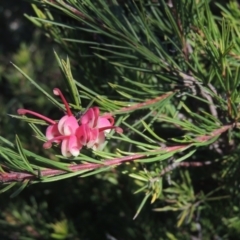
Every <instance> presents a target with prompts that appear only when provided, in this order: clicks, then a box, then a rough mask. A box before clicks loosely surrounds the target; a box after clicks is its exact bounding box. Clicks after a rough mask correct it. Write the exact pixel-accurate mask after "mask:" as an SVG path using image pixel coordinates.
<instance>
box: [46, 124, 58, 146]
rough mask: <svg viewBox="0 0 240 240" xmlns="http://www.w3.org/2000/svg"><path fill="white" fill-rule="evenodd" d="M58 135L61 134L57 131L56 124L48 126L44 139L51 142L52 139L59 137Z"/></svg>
mask: <svg viewBox="0 0 240 240" xmlns="http://www.w3.org/2000/svg"><path fill="white" fill-rule="evenodd" d="M60 135H61V134H60V132H59V131H58V125H57V124H54V125H50V126H48V127H47V130H46V138H47V140H51V139H53V138H54V137H57V136H60ZM54 142H56V143H59V142H61V141H60V140H56V141H54Z"/></svg>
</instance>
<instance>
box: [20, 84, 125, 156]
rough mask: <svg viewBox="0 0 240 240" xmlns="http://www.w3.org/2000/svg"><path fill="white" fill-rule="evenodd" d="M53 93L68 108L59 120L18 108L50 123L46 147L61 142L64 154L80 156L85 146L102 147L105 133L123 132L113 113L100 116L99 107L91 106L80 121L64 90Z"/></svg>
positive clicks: (22, 113)
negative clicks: (70, 106)
mask: <svg viewBox="0 0 240 240" xmlns="http://www.w3.org/2000/svg"><path fill="white" fill-rule="evenodd" d="M53 93H54V94H55V95H57V96H60V97H61V99H62V101H63V103H64V105H65V108H66V115H65V116H63V117H62V118H61V119H60V120H59V121H58V122H57V121H54V120H52V119H50V118H48V117H45V116H43V115H41V114H39V113H36V112H33V111H30V110H27V109H18V114H21V115H25V114H31V115H34V116H36V117H38V118H41V119H43V120H44V121H46V122H47V123H49V126H48V127H47V130H46V138H47V142H45V143H44V144H43V147H44V148H50V147H51V146H52V143H58V144H61V152H62V155H63V156H65V157H70V156H78V155H79V153H80V150H81V149H82V147H83V146H86V147H87V148H92V149H94V150H96V149H101V147H102V145H103V143H104V141H105V133H106V132H109V131H110V130H111V129H115V131H116V132H118V133H122V129H121V128H120V127H116V126H114V119H113V117H112V116H111V114H103V115H102V116H100V112H99V108H98V107H92V108H89V109H88V110H87V111H86V113H84V114H83V115H82V116H81V118H80V120H79V121H78V120H77V119H76V117H75V116H74V115H73V114H72V112H71V110H70V108H69V105H68V103H67V101H66V99H65V98H64V96H63V94H62V92H61V91H60V90H59V89H58V88H55V89H54V90H53Z"/></svg>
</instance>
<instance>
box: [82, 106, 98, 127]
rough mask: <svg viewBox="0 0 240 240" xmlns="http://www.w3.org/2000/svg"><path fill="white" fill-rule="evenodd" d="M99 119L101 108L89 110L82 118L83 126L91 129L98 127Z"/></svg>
mask: <svg viewBox="0 0 240 240" xmlns="http://www.w3.org/2000/svg"><path fill="white" fill-rule="evenodd" d="M98 117H99V108H98V107H93V108H89V109H88V110H87V112H86V113H85V114H84V115H83V116H82V117H81V123H82V124H88V126H89V127H91V128H94V127H96V125H97V119H98Z"/></svg>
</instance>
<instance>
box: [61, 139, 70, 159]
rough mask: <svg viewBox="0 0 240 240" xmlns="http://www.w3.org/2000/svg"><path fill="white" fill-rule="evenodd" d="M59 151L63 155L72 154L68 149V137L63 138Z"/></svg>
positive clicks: (68, 155)
mask: <svg viewBox="0 0 240 240" xmlns="http://www.w3.org/2000/svg"><path fill="white" fill-rule="evenodd" d="M61 152H62V155H63V156H64V157H71V156H72V154H71V153H70V151H69V149H68V139H64V140H63V141H62V145H61Z"/></svg>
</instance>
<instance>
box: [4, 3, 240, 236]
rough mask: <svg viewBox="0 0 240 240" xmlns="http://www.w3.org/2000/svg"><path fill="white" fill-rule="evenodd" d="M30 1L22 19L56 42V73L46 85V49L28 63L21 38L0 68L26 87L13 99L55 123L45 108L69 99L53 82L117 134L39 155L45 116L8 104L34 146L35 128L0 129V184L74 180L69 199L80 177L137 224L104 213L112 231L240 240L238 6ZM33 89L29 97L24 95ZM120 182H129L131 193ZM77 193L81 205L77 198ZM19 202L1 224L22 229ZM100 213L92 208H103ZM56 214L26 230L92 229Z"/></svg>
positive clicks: (94, 195) (15, 85)
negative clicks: (105, 116) (69, 152)
mask: <svg viewBox="0 0 240 240" xmlns="http://www.w3.org/2000/svg"><path fill="white" fill-rule="evenodd" d="M29 2H31V3H32V7H33V10H34V12H35V16H31V15H29V14H25V16H26V17H27V19H28V20H30V21H31V22H32V23H33V24H34V25H35V26H36V27H37V28H39V29H41V30H42V31H43V32H44V33H45V35H46V36H47V37H48V38H49V39H51V40H53V41H54V42H55V43H56V44H57V46H58V47H59V51H54V52H52V56H54V55H55V59H54V62H55V63H57V64H58V66H59V69H60V71H61V74H62V75H61V76H59V75H58V79H57V80H56V79H55V80H54V81H52V82H51V81H43V82H42V81H41V78H39V75H38V74H36V73H35V71H37V70H36V69H42V68H43V67H44V69H45V64H44V60H43V57H42V52H39V53H38V57H37V58H36V61H35V62H34V63H32V62H31V58H32V54H31V52H30V51H28V47H27V45H26V44H22V45H21V47H20V49H19V51H18V53H16V54H15V55H14V56H13V58H12V62H13V63H12V66H13V67H14V68H12V69H11V70H9V72H7V73H4V71H3V70H2V69H1V68H0V71H1V72H2V74H3V76H4V77H5V78H7V79H9V80H10V82H11V84H10V86H11V88H12V89H14V91H15V92H14V95H17V94H18V91H21V94H23V95H24V96H25V97H21V98H20V97H19V98H20V99H21V103H19V104H18V106H17V107H20V106H19V105H26V104H27V103H29V102H30V107H31V108H34V109H38V110H36V111H37V112H41V109H42V112H44V114H46V115H47V116H50V117H51V118H52V117H54V118H56V119H59V116H56V115H55V113H54V114H53V113H52V112H55V111H56V109H60V111H61V110H64V107H63V105H62V104H60V103H59V101H58V99H57V98H55V97H53V95H52V93H51V90H52V88H54V87H55V86H56V85H60V86H61V87H62V89H63V90H64V92H66V94H67V98H68V101H69V103H70V106H71V109H72V111H73V112H74V113H77V112H79V111H85V110H86V109H87V108H88V107H89V106H91V105H93V106H99V108H100V110H101V112H108V113H111V114H112V115H115V119H116V125H117V126H120V127H122V128H123V130H124V131H123V133H122V134H116V133H113V131H112V132H110V133H109V134H107V141H106V143H105V145H104V147H103V149H102V150H101V151H92V150H89V149H84V150H83V151H81V153H80V155H79V156H77V157H74V158H69V159H67V158H64V157H62V156H60V155H59V152H60V151H59V147H58V146H57V145H56V146H54V147H53V149H51V150H44V151H42V150H41V149H40V148H38V147H35V145H36V146H37V145H38V146H39V145H40V144H41V143H40V142H41V141H42V142H44V141H45V140H46V139H45V136H44V134H43V131H42V127H43V126H42V125H44V124H45V123H44V122H43V121H40V120H38V119H34V118H29V117H26V116H24V117H19V116H17V115H15V114H14V113H13V112H11V116H10V117H11V118H12V120H14V121H17V122H18V123H19V122H26V123H27V124H25V125H29V126H30V128H31V134H32V132H34V136H35V139H37V140H34V146H33V144H31V141H32V140H29V136H30V135H31V134H30V133H29V131H30V130H27V132H26V133H25V134H24V133H23V132H21V129H19V130H18V129H16V130H15V132H17V136H15V142H13V136H11V134H10V136H9V137H8V136H7V134H4V133H2V131H1V132H0V133H1V137H0V157H1V158H0V160H1V165H0V166H1V168H0V171H1V173H0V180H1V181H2V182H3V187H2V189H1V192H6V191H8V190H9V189H15V191H13V194H12V197H14V196H16V195H18V194H19V193H20V192H21V191H22V190H23V189H24V188H26V187H29V189H31V188H32V186H31V185H32V184H36V183H38V185H41V187H42V188H43V189H44V188H47V187H45V186H43V185H44V184H42V183H43V182H46V183H47V182H48V184H56V183H57V182H58V181H60V180H62V182H63V181H65V183H67V182H70V181H71V178H73V177H75V178H73V179H77V181H76V183H74V185H73V186H72V192H70V193H69V194H70V195H72V194H73V195H74V196H76V195H75V194H76V193H77V194H79V190H78V185H81V181H84V183H85V184H86V186H83V185H81V187H84V189H85V190H86V193H87V195H89V196H87V199H88V204H89V205H88V206H90V205H95V204H102V205H100V206H103V205H104V200H103V199H104V198H103V197H102V196H104V197H106V198H107V199H108V198H109V199H110V200H109V199H108V200H107V206H110V207H111V208H112V209H114V210H115V211H116V212H117V213H118V214H119V215H118V216H117V217H114V216H112V214H110V213H108V214H109V216H111V217H112V218H113V219H114V220H115V221H117V222H120V220H119V219H120V218H121V216H125V217H126V216H127V219H130V217H133V216H134V217H133V218H134V219H135V221H136V222H135V223H133V222H130V221H129V220H128V221H126V222H125V223H124V224H123V225H122V226H120V230H119V231H118V230H116V228H115V227H116V226H114V227H113V225H112V224H110V223H109V222H108V220H104V223H105V224H110V225H109V226H112V229H113V232H114V234H115V235H116V238H117V239H137V238H139V236H141V237H142V239H192V238H193V237H195V238H198V239H201V238H203V239H211V238H213V237H215V238H217V237H219V238H220V237H221V238H222V239H230V238H235V239H236V237H237V236H238V235H239V231H238V226H239V218H238V215H239V207H238V205H239V196H240V195H239V190H238V186H239V180H238V169H239V164H238V162H239V157H238V156H239V146H238V144H237V143H238V142H239V138H240V136H239V131H238V128H239V118H240V115H239V103H240V98H239V85H240V82H239V73H240V71H239V66H238V65H239V57H238V56H239V53H240V42H239V32H240V31H239V21H238V20H239V16H240V12H239V10H238V9H239V4H238V2H237V1H230V2H229V3H227V4H225V5H223V4H220V3H217V4H214V3H212V2H211V1H195V0H191V1H175V0H173V1H164V0H159V1H150V0H149V1H144V0H140V1H134V0H126V1H109V2H108V1H104V0H101V1H90V0H86V1H78V0H66V1H62V0H31V1H29ZM60 51H61V52H60ZM59 52H60V54H59ZM62 53H64V54H65V53H66V54H67V55H68V57H62V56H61V55H62ZM53 65H54V67H55V64H53ZM50 68H52V65H51V67H50ZM50 68H49V69H48V68H46V72H49V71H50ZM60 82H61V84H60ZM22 84H24V86H25V87H24V89H23V90H21V88H20V86H21V85H22ZM32 89H34V93H35V96H32V97H30V98H29V97H27V99H26V96H28V95H27V93H29V92H30V91H33V90H32ZM22 91H24V92H22ZM46 106H47V107H46ZM6 109H7V107H6ZM4 125H7V122H6V121H4ZM25 125H24V126H25ZM30 128H29V129H30ZM9 129H10V130H11V128H9ZM8 139H9V140H8ZM126 162H127V163H126ZM124 163H125V164H124ZM119 165H121V166H119ZM186 168H188V169H187V170H186ZM76 176H77V177H78V178H76ZM86 177H88V178H86ZM79 179H80V180H79ZM99 179H101V181H102V183H98V181H99ZM88 181H93V182H94V184H93V185H92V186H94V189H97V190H96V192H94V191H93V190H89V189H88V188H87V186H88ZM105 181H106V182H107V183H105ZM121 181H122V182H126V183H128V184H129V185H126V188H127V189H126V190H125V191H126V192H124V190H123V189H121V187H120V186H121ZM50 182H52V183H50ZM34 186H35V185H34ZM36 186H37V185H36ZM52 186H53V185H52ZM96 186H98V187H96ZM99 187H102V188H103V190H99V189H100V188H99ZM49 189H51V188H50V187H49ZM110 190H111V191H113V193H112V192H111V191H110ZM24 191H28V189H25V190H24ZM74 191H76V192H75V193H74ZM99 191H100V192H99ZM101 191H103V192H101ZM133 192H135V194H136V195H133V194H132V193H133ZM111 193H112V194H113V197H110V195H111ZM73 195H72V198H73ZM126 196H127V198H131V199H133V200H132V201H130V203H131V204H129V206H130V205H131V207H129V206H126V204H125V203H126V201H128V200H126V199H125V198H126ZM129 196H130V197H129ZM72 198H70V200H69V203H72V201H73V200H72ZM78 198H79V197H78ZM47 201H48V200H46V202H45V201H43V202H44V204H47ZM62 201H64V200H63V199H61V201H60V202H62ZM79 201H81V202H82V203H83V202H84V198H83V197H80V199H79ZM114 201H117V202H118V204H119V205H118V204H114ZM60 202H59V203H58V202H57V203H56V204H60V205H61V204H62V203H60ZM44 204H43V205H44ZM23 205H24V208H23V212H22V213H20V212H19V211H18V210H16V211H15V215H14V210H12V211H10V213H9V215H10V216H11V217H10V218H7V217H6V212H4V213H3V214H2V216H3V217H4V219H5V221H3V222H4V223H7V225H9V224H10V223H11V220H12V219H14V221H13V222H14V223H16V222H17V225H18V227H19V226H20V225H21V224H26V222H25V221H27V218H25V217H23V219H22V220H20V219H21V216H25V215H26V212H27V208H28V207H29V204H23ZM44 206H46V205H44ZM132 206H133V208H134V211H135V212H133V211H132V209H130V208H132ZM110 207H109V208H110ZM37 208H38V207H35V208H34V209H37ZM103 209H104V211H103ZM103 209H98V210H97V212H98V213H100V214H105V213H106V208H103ZM121 209H122V210H121ZM150 210H154V212H152V211H150ZM43 211H46V209H45V210H43ZM121 211H122V212H121ZM62 212H64V211H61V214H62V215H61V214H60V215H61V216H60V217H59V216H58V218H57V220H54V221H51V222H50V221H46V222H45V223H47V226H46V224H44V223H43V224H42V225H41V227H37V225H38V226H39V223H40V222H41V220H40V219H38V218H37V219H36V222H34V221H32V222H31V221H29V224H30V226H31V229H34V230H39V232H38V234H39V235H38V237H40V238H41V237H43V238H46V239H47V238H50V237H51V238H53V239H73V238H74V237H75V238H76V239H80V238H89V237H90V239H91V238H92V239H94V237H96V235H95V232H94V231H95V229H94V228H97V227H96V225H94V226H93V227H92V226H90V227H87V228H86V229H82V228H81V227H78V226H77V225H76V222H77V221H76V219H70V217H69V216H66V214H64V213H62ZM84 214H86V215H84V216H83V217H81V220H83V221H84V219H87V220H89V215H88V213H87V211H85V210H84ZM156 214H157V215H156ZM30 215H31V216H35V212H34V211H33V212H32V213H31V214H30ZM156 216H157V217H156ZM157 218H164V220H158V219H157ZM9 219H10V220H9ZM34 224H37V225H36V226H35V225H34ZM10 225H11V224H10ZM119 225H121V224H119ZM159 226H161V227H159ZM40 228H42V229H40ZM26 230H27V228H24V229H23V231H25V232H24V234H27V235H26V236H29V237H30V239H32V238H33V237H34V234H32V233H33V232H34V231H33V232H26ZM40 230H42V232H41V231H40ZM105 230H106V231H109V229H105ZM101 234H103V231H102V232H101ZM105 234H106V232H105ZM107 234H108V232H107ZM109 234H110V233H109ZM78 235H79V236H80V238H78V237H77V236H78ZM115 235H114V236H115ZM105 236H106V235H105ZM101 239H104V237H103V236H102V237H101ZM140 239H141V238H140Z"/></svg>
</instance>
